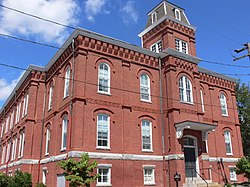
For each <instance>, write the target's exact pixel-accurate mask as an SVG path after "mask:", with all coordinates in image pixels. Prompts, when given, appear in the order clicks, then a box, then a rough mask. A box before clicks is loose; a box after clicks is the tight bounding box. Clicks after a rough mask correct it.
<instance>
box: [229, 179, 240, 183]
mask: <svg viewBox="0 0 250 187" xmlns="http://www.w3.org/2000/svg"><path fill="white" fill-rule="evenodd" d="M230 181H231V182H237V181H238V180H237V179H230Z"/></svg>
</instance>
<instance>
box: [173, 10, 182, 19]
mask: <svg viewBox="0 0 250 187" xmlns="http://www.w3.org/2000/svg"><path fill="white" fill-rule="evenodd" d="M174 15H175V18H176V19H177V20H181V12H180V10H179V9H175V10H174Z"/></svg>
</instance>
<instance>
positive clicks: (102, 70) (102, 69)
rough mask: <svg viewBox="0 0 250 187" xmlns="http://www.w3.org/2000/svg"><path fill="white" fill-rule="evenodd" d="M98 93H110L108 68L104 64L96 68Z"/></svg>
mask: <svg viewBox="0 0 250 187" xmlns="http://www.w3.org/2000/svg"><path fill="white" fill-rule="evenodd" d="M98 92H101V93H107V94H109V93H110V68H109V65H108V64H106V63H101V64H99V67H98Z"/></svg>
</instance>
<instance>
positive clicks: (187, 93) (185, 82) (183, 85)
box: [179, 76, 193, 103]
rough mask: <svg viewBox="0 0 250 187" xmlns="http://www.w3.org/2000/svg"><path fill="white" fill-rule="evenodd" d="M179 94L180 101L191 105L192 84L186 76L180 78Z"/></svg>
mask: <svg viewBox="0 0 250 187" xmlns="http://www.w3.org/2000/svg"><path fill="white" fill-rule="evenodd" d="M179 92H180V93H179V94H180V101H184V102H188V103H193V94H192V84H191V81H190V80H189V79H188V78H187V76H182V77H181V78H180V79H179Z"/></svg>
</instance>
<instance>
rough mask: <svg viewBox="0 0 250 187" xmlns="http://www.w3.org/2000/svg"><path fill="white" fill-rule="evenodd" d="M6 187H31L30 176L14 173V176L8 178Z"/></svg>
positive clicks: (28, 174)
mask: <svg viewBox="0 0 250 187" xmlns="http://www.w3.org/2000/svg"><path fill="white" fill-rule="evenodd" d="M8 187H32V180H31V174H30V173H27V172H22V171H16V172H15V174H14V176H13V177H10V180H9V185H8Z"/></svg>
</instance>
